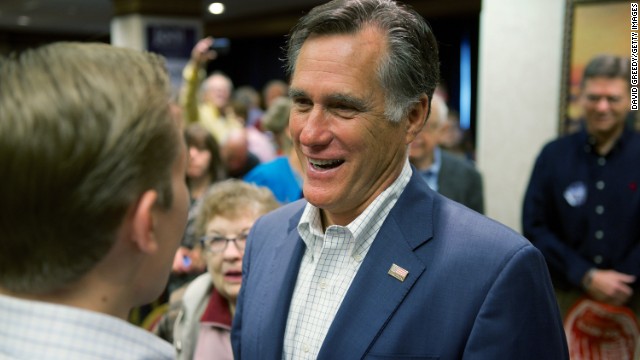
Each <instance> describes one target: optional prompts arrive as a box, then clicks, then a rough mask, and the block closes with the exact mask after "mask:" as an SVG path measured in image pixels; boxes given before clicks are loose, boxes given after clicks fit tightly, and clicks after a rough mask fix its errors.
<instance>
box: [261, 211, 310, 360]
mask: <svg viewBox="0 0 640 360" xmlns="http://www.w3.org/2000/svg"><path fill="white" fill-rule="evenodd" d="M303 210H304V206H303V207H302V210H300V211H299V212H298V213H297V214H296V215H295V216H293V217H292V218H291V219H290V220H289V228H288V233H287V235H286V238H285V239H284V241H283V242H280V243H279V244H278V245H277V246H276V247H274V248H273V251H272V253H271V256H272V257H273V259H272V260H271V263H272V264H273V266H272V268H271V269H270V276H269V279H270V283H269V284H265V286H264V287H263V290H264V291H265V292H267V293H266V294H264V295H265V296H264V299H271V298H272V296H271V293H273V292H275V293H276V294H277V296H276V297H275V298H273V299H275V300H274V301H275V303H273V304H270V305H269V304H267V306H265V312H264V317H263V321H261V327H263V328H264V329H268V330H267V331H266V332H263V333H265V334H268V338H264V339H261V341H260V343H261V344H260V349H261V351H260V353H261V357H263V358H264V359H279V358H281V357H282V349H283V342H284V332H285V327H286V326H287V317H288V314H289V307H290V305H291V297H292V295H293V290H294V288H295V284H296V281H297V278H298V270H299V268H300V262H301V261H302V257H303V256H304V251H305V249H306V247H305V244H304V242H303V241H302V239H301V238H300V236H299V235H298V231H297V225H298V221H299V220H300V216H301V215H302V211H303Z"/></svg>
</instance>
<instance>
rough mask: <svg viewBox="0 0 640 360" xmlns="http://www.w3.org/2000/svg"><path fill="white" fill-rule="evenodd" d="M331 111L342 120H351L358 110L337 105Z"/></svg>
mask: <svg viewBox="0 0 640 360" xmlns="http://www.w3.org/2000/svg"><path fill="white" fill-rule="evenodd" d="M333 111H334V113H335V114H336V115H338V116H340V117H344V118H352V117H354V116H356V115H357V114H358V112H359V111H358V109H356V108H354V107H353V106H349V105H338V106H334V107H333Z"/></svg>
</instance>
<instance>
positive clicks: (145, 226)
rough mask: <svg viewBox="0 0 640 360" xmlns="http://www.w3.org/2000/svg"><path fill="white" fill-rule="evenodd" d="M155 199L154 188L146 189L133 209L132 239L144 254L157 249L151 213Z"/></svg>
mask: <svg viewBox="0 0 640 360" xmlns="http://www.w3.org/2000/svg"><path fill="white" fill-rule="evenodd" d="M157 199H158V193H157V192H156V191H155V190H147V191H145V192H144V193H143V194H142V195H141V196H140V199H138V202H137V203H136V205H135V208H134V209H133V218H132V228H133V234H132V235H133V236H132V241H133V243H134V244H135V246H136V247H137V248H138V250H140V251H141V252H143V253H146V254H152V253H155V252H156V251H157V250H158V242H157V241H156V237H155V225H156V224H155V217H154V214H153V210H154V205H155V203H156V201H157Z"/></svg>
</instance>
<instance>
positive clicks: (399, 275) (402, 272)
mask: <svg viewBox="0 0 640 360" xmlns="http://www.w3.org/2000/svg"><path fill="white" fill-rule="evenodd" d="M387 274H389V275H391V276H393V277H394V278H396V279H398V280H400V281H404V279H406V278H407V275H409V272H408V271H407V269H403V268H401V267H400V266H398V265H396V264H392V265H391V268H389V272H387Z"/></svg>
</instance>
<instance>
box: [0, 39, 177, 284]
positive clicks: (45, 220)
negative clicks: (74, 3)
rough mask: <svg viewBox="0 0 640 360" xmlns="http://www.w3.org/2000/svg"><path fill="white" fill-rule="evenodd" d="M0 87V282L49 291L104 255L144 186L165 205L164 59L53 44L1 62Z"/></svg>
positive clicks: (168, 142) (171, 127)
mask: <svg viewBox="0 0 640 360" xmlns="http://www.w3.org/2000/svg"><path fill="white" fill-rule="evenodd" d="M0 89H2V91H0V168H1V169H2V171H3V176H1V177H0V198H1V199H2V201H0V233H2V243H3V246H2V251H1V252H0V287H2V288H4V289H6V290H8V291H11V292H14V293H25V294H28V293H31V294H36V293H47V292H51V291H55V290H57V289H60V288H62V287H64V286H65V285H68V284H70V283H72V282H74V281H76V280H78V279H79V278H81V277H82V276H83V275H84V274H86V273H87V272H88V271H89V270H90V269H91V268H93V267H94V266H95V264H96V263H97V262H98V261H100V259H102V258H103V257H104V256H105V254H106V253H107V252H108V250H109V249H110V248H111V246H112V245H113V242H114V239H115V237H116V231H117V230H118V227H119V226H120V224H121V223H122V220H123V218H124V216H125V212H126V211H127V209H128V208H129V207H130V205H131V204H132V203H134V202H135V201H137V199H138V197H139V196H140V195H141V194H142V193H143V192H144V191H147V190H150V189H156V190H157V191H158V203H157V205H158V206H160V207H161V208H168V207H169V206H171V202H172V194H171V166H172V163H173V159H175V158H176V156H177V152H178V141H179V137H178V133H177V126H176V123H175V120H174V119H173V118H172V117H171V113H170V110H169V102H168V99H169V82H168V77H167V74H166V70H165V67H164V62H163V60H162V59H161V58H160V57H158V56H156V55H153V54H150V53H143V52H139V51H135V50H130V49H122V48H115V47H112V46H109V45H106V44H80V43H56V44H51V45H47V46H43V47H41V48H38V49H34V50H28V51H26V52H24V53H22V54H19V55H12V56H11V57H8V58H3V59H0ZM7 90H9V91H7Z"/></svg>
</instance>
